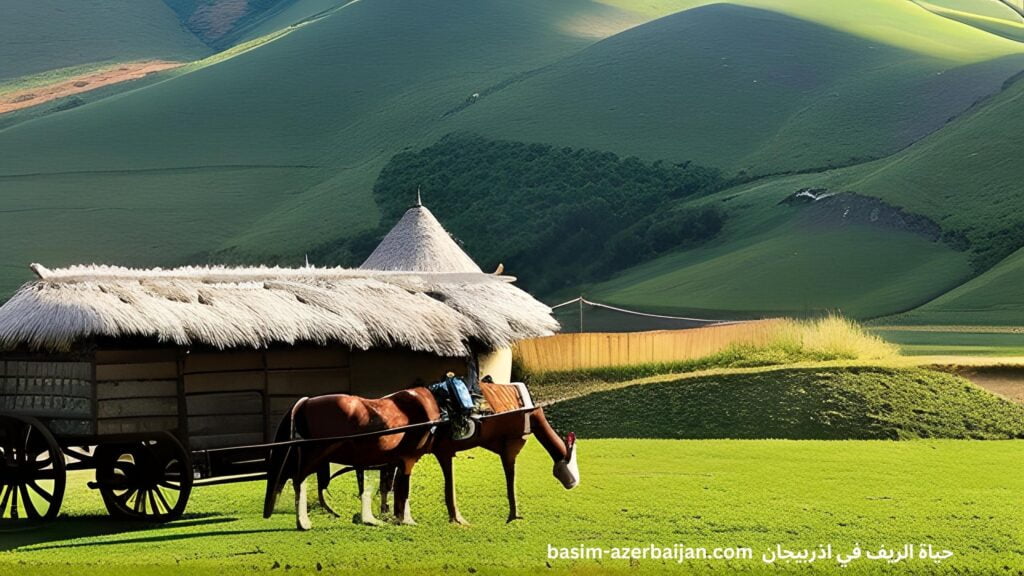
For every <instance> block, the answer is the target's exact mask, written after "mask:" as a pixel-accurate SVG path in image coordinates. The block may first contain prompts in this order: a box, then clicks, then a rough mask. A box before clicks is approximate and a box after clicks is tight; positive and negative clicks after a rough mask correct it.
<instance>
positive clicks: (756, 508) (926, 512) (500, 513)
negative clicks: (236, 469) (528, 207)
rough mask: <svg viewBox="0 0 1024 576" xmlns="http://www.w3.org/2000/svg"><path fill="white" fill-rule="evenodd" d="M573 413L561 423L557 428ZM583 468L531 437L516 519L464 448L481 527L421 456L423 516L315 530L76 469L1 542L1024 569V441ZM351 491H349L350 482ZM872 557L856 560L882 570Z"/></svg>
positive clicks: (493, 478) (498, 558) (687, 452)
mask: <svg viewBox="0 0 1024 576" xmlns="http://www.w3.org/2000/svg"><path fill="white" fill-rule="evenodd" d="M557 424H558V423H557V422H556V425H557ZM579 446H580V455H579V458H580V466H581V475H582V481H581V483H580V485H579V487H578V488H576V489H575V490H573V491H571V492H566V491H564V490H563V489H562V488H561V487H560V485H559V484H558V483H557V482H556V481H555V480H554V479H553V478H552V477H551V475H550V474H551V462H550V460H548V458H547V455H546V453H544V451H543V450H541V449H540V448H539V446H538V445H537V444H536V442H534V441H531V443H530V444H529V445H528V447H527V449H526V450H524V452H523V454H522V455H521V456H520V459H519V474H518V487H519V496H520V505H521V513H522V514H523V515H524V516H525V518H526V519H525V520H521V521H518V522H515V523H513V524H505V515H506V513H507V509H506V508H505V499H504V482H503V480H502V475H501V466H500V465H499V463H498V460H497V458H496V457H495V456H494V455H492V454H490V453H484V452H481V451H475V452H471V453H469V454H467V455H463V456H460V457H459V459H458V461H457V462H456V475H457V483H458V484H457V486H458V494H459V499H460V503H461V508H462V512H463V515H464V516H465V517H466V518H467V519H468V520H469V521H470V522H471V525H470V526H455V525H450V524H448V523H447V515H446V514H445V513H444V507H443V503H442V502H443V497H442V489H441V486H442V484H441V478H440V473H439V470H438V467H437V465H436V463H434V462H433V460H425V461H424V462H423V463H422V464H421V465H420V466H419V467H417V470H416V474H415V476H414V479H413V497H412V504H413V514H414V516H415V518H416V520H417V521H418V522H419V525H418V526H409V527H407V526H392V525H388V526H384V527H377V528H372V527H364V526H359V525H355V524H353V522H352V521H351V520H350V518H348V517H346V518H343V519H335V518H333V517H330V516H328V515H327V514H326V513H324V512H323V511H320V510H319V509H316V508H314V509H313V510H312V520H313V524H314V529H313V531H312V532H308V533H300V532H297V531H295V530H294V516H293V512H292V510H293V508H292V505H291V498H289V497H287V494H286V497H285V498H283V499H282V500H283V501H282V503H281V504H280V506H279V507H278V509H277V511H276V513H275V514H274V516H273V517H271V519H269V520H264V519H263V518H262V517H261V513H260V512H261V507H262V502H261V499H262V490H263V486H262V485H260V484H239V485H228V486H217V487H210V488H202V489H198V490H197V491H196V492H195V493H194V494H193V498H192V501H191V503H190V505H189V512H188V515H186V516H185V517H184V518H183V519H182V520H180V521H178V522H175V523H172V524H169V525H166V526H152V525H132V524H123V523H117V522H114V521H111V520H109V519H107V517H106V516H104V514H103V505H102V503H101V501H100V498H99V496H98V495H97V494H96V493H95V492H92V491H90V490H88V489H87V488H85V487H84V482H85V480H86V479H87V478H86V477H83V475H82V474H76V476H77V477H76V478H75V483H74V484H73V487H72V488H71V489H70V490H69V493H68V495H67V496H66V500H65V511H66V514H65V516H64V517H61V518H60V519H58V521H57V522H55V523H54V524H52V525H50V526H48V527H46V528H42V529H38V530H31V531H25V532H21V533H14V534H4V536H3V538H2V540H0V549H2V551H0V573H2V574H24V573H25V570H26V569H28V567H31V571H32V573H33V574H44V575H49V574H53V575H56V574H69V573H74V574H83V575H92V574H96V575H99V574H110V573H112V572H118V571H121V572H125V573H129V572H130V573H131V574H143V575H145V574H180V573H183V572H187V573H188V574H217V575H227V574H259V573H271V574H285V573H287V574H296V573H298V574H316V573H319V572H321V570H322V573H346V574H347V573H353V574H355V573H359V574H369V573H377V572H379V571H381V570H384V569H387V570H390V571H397V572H398V573H413V572H421V573H422V572H431V573H451V574H466V573H474V572H476V573H483V574H488V573H495V572H513V573H522V574H527V573H536V572H537V571H543V572H551V573H568V572H576V573H578V572H580V571H586V572H590V571H593V570H595V569H601V570H602V571H605V572H614V573H635V572H636V570H637V569H638V568H639V569H642V570H644V571H658V572H660V571H673V572H677V573H678V572H679V571H680V570H685V571H686V573H700V574H732V573H735V572H737V571H744V572H752V573H762V572H767V571H769V569H770V571H771V572H772V573H780V572H781V573H802V574H808V573H810V574H833V573H838V572H839V571H840V569H839V568H838V567H837V566H836V564H835V561H834V560H833V561H832V562H831V563H826V562H816V563H815V564H811V565H797V564H788V565H787V564H778V565H776V566H766V565H765V564H764V562H763V560H762V554H764V553H765V552H766V551H767V550H768V549H770V548H774V547H775V546H776V545H782V546H783V547H786V548H790V549H803V548H817V547H818V546H819V545H822V544H832V545H833V547H834V548H835V549H836V551H837V552H839V551H842V552H844V553H846V552H849V550H850V549H852V548H853V546H855V545H858V544H859V545H860V546H861V547H863V548H864V549H865V550H877V549H878V548H879V547H882V546H885V547H890V548H898V547H901V546H903V544H905V543H915V544H920V543H925V544H932V545H934V546H935V547H937V548H938V549H948V550H951V551H952V552H954V554H955V555H954V556H953V557H952V558H950V559H949V560H946V561H945V562H943V563H942V564H940V565H935V564H933V563H931V562H921V561H914V562H911V563H909V564H907V565H906V566H897V568H900V572H904V571H906V572H907V573H913V574H926V573H927V574H934V573H939V574H943V573H947V574H953V573H964V572H969V573H977V574H1015V573H1017V572H1018V571H1020V570H1022V569H1024V552H1022V550H1024V542H1022V540H1021V538H1022V535H1021V532H1020V526H1021V524H1022V523H1024V506H1022V505H1021V504H1024V501H1022V499H1021V493H1022V492H1024V478H1022V477H1021V475H1020V474H1017V473H1015V472H1014V469H1015V468H1016V467H1017V465H1018V463H1019V461H1020V459H1021V457H1022V456H1024V444H1022V443H1021V442H1019V441H1002V442H999V441H995V442H980V441H952V440H943V441H934V440H928V441H914V442H878V441H833V442H826V441H805V442H794V441H785V440H762V441H737V440H705V441H680V440H597V439H588V438H583V439H582V440H581V441H580V444H579ZM333 491H334V492H335V493H337V494H338V496H337V498H340V500H338V501H339V502H340V509H341V510H343V514H345V515H348V514H355V513H356V511H357V505H358V501H357V499H356V498H355V495H354V492H355V488H354V482H353V481H352V480H351V478H348V477H345V478H342V479H340V480H337V481H336V484H335V486H334V487H333ZM342 495H344V496H342ZM677 543H678V544H683V545H686V546H694V547H708V548H712V547H716V546H723V547H724V546H743V547H750V548H752V549H753V550H754V554H755V557H754V559H753V560H737V561H731V562H723V561H718V562H715V561H708V560H705V561H689V562H687V563H685V564H684V565H683V566H678V565H676V564H673V563H665V562H661V561H657V560H640V561H639V562H638V564H631V563H630V562H629V561H628V560H611V559H608V558H606V559H604V560H602V561H600V562H596V561H584V560H580V561H575V562H573V561H563V560H549V559H548V558H547V546H548V544H551V545H553V546H562V547H575V546H579V545H585V546H601V547H611V546H649V545H650V544H657V545H666V546H671V545H675V544H677ZM880 570H884V568H881V567H880V566H879V565H877V563H876V562H869V561H867V560H861V561H860V562H853V563H851V564H850V565H849V566H848V567H847V568H845V569H843V570H842V573H844V574H876V573H879V571H880Z"/></svg>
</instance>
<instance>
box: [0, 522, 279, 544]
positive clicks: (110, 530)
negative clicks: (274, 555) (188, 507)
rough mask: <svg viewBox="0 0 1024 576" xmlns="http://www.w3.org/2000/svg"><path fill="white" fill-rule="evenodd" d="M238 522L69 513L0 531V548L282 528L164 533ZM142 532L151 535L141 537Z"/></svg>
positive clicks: (179, 537)
mask: <svg viewBox="0 0 1024 576" xmlns="http://www.w3.org/2000/svg"><path fill="white" fill-rule="evenodd" d="M236 521H238V518H233V517H225V516H219V515H216V514H190V515H186V516H185V517H184V518H183V519H182V520H178V521H176V522H170V523H167V524H153V523H151V522H131V521H124V520H116V519H113V518H110V517H109V516H72V517H62V518H58V519H57V520H56V521H54V522H51V523H48V524H43V525H39V526H35V527H30V528H25V529H23V530H17V531H4V532H0V551H8V550H17V549H19V548H26V547H31V549H32V550H51V549H58V548H85V547H92V546H107V545H112V544H131V543H146V542H166V541H172V540H184V539H190V538H202V537H204V536H219V535H229V534H255V533H261V532H276V531H280V530H283V529H281V528H277V529H267V530H239V531H232V530H214V531H204V532H188V533H185V534H178V533H165V532H171V531H175V530H177V529H179V528H189V527H195V526H214V525H219V524H228V523H231V522H236ZM136 533H137V534H140V536H141V537H139V538H122V539H117V540H104V541H101V542H68V543H62V542H64V541H68V540H77V539H80V538H89V537H95V536H110V535H116V534H136ZM142 534H151V535H145V536H142Z"/></svg>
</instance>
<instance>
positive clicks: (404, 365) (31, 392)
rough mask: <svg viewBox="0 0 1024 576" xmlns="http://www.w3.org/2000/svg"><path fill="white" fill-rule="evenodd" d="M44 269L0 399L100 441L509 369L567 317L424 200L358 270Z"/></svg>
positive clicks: (191, 441)
mask: <svg viewBox="0 0 1024 576" xmlns="http://www.w3.org/2000/svg"><path fill="white" fill-rule="evenodd" d="M402 268H406V269H404V270H403V269H402ZM32 269H33V271H34V272H35V273H36V275H37V276H38V278H37V279H36V280H34V281H32V282H29V283H28V284H25V285H24V286H23V287H22V288H21V289H20V290H18V292H17V293H16V294H15V295H14V296H13V297H12V298H11V299H10V300H9V301H7V303H5V304H4V305H3V306H2V307H0V412H2V411H5V410H6V411H13V413H17V414H23V415H30V416H34V417H37V418H40V419H42V420H43V421H44V422H46V425H47V426H49V427H50V428H51V430H53V431H54V432H55V433H58V434H62V435H67V436H74V437H82V438H88V439H90V440H89V441H92V439H93V438H94V437H96V436H108V435H119V434H120V435H123V434H138V433H149V432H155V431H167V430H171V431H175V433H177V434H178V435H179V437H180V438H182V439H183V440H185V439H187V441H188V442H187V443H188V445H189V446H191V447H192V448H193V449H199V448H211V447H222V446H232V445H241V444H246V443H255V442H259V441H261V440H264V439H268V438H271V437H272V434H273V431H274V429H275V428H274V427H275V426H276V423H277V422H278V420H279V419H280V418H281V416H282V415H283V414H284V413H286V412H287V410H288V409H289V407H290V406H291V405H292V404H293V403H294V402H295V400H296V399H297V398H299V397H301V396H313V395H317V394H325V393H338V392H346V393H352V394H359V395H362V396H370V397H373V396H380V395H383V394H387V393H389V392H393V391H395V390H397V389H400V388H405V387H408V386H411V385H414V384H415V383H417V382H430V381H434V380H433V379H435V378H439V377H442V376H443V375H444V373H445V372H447V371H449V370H451V371H455V372H457V373H460V374H473V373H477V374H479V375H481V376H482V375H483V374H491V375H493V376H494V377H495V378H496V379H497V380H498V381H502V380H505V381H507V379H508V378H509V376H510V372H511V352H510V347H511V345H512V344H513V343H514V342H516V341H517V340H521V339H525V338H533V337H538V336H546V335H549V334H551V333H553V332H554V331H556V330H557V329H558V324H557V322H556V321H555V320H554V318H553V317H552V316H551V310H550V309H549V308H548V307H547V306H545V305H544V304H542V303H540V302H538V301H537V300H534V299H533V298H532V297H531V296H530V295H529V294H527V293H526V292H523V291H522V290H520V289H518V288H516V287H515V286H514V285H513V284H512V282H513V280H514V279H513V278H511V277H508V276H499V275H492V274H484V273H482V272H481V271H480V268H479V267H477V266H476V264H474V263H473V261H472V260H471V259H470V258H469V256H467V255H466V254H465V253H464V252H462V250H461V249H459V247H458V245H457V244H456V243H455V241H454V240H452V238H451V237H450V236H449V235H448V233H447V232H445V230H444V228H442V227H441V225H440V224H439V223H438V222H437V220H436V219H435V218H434V217H433V215H431V214H430V212H429V211H428V210H427V209H426V208H424V207H422V206H416V207H414V208H413V209H411V210H410V211H409V212H408V213H407V214H406V215H405V217H403V218H402V220H401V221H400V222H399V223H398V225H397V226H395V229H394V230H392V231H391V233H390V234H388V236H387V237H386V238H385V239H384V241H383V242H382V243H381V246H380V247H379V248H378V249H377V250H376V251H375V252H374V254H373V255H372V256H371V257H370V258H369V259H368V260H367V262H366V264H365V265H364V267H363V268H361V269H355V270H352V269H342V268H315V267H305V268H267V267H249V268H232V267H216V266H205V267H185V268H175V269H168V270H164V269H159V268H154V269H145V270H140V269H131V268H121V267H113V266H95V265H92V266H72V267H69V268H62V269H55V270H50V269H47V268H46V267H44V266H41V265H38V264H34V265H32Z"/></svg>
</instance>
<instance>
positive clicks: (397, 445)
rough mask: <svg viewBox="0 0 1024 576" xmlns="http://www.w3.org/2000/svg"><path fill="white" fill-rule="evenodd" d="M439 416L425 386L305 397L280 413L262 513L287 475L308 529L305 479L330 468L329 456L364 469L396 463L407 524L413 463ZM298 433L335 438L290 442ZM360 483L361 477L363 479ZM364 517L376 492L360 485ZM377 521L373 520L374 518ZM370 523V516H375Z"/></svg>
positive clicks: (302, 526) (298, 516) (298, 520)
mask: <svg viewBox="0 0 1024 576" xmlns="http://www.w3.org/2000/svg"><path fill="white" fill-rule="evenodd" d="M440 417H441V411H440V408H439V407H438V405H437V401H436V400H435V399H434V396H433V394H431V393H430V391H429V390H428V389H426V388H423V387H419V388H410V389H407V390H401V391H398V392H395V393H394V394H390V395H388V396H385V397H383V398H379V399H376V400H373V399H367V398H361V397H359V396H352V395H349V394H329V395H325V396H316V397H313V398H303V399H301V400H299V401H298V402H296V403H295V405H294V406H293V407H292V409H291V411H290V412H289V413H288V414H286V415H285V416H284V418H282V419H281V423H280V424H279V425H278V427H277V432H276V434H275V436H274V441H275V443H284V444H283V445H282V446H278V447H271V449H270V454H269V455H268V458H267V462H268V467H267V468H268V473H267V490H266V495H265V498H264V502H263V517H264V518H269V517H270V515H271V514H272V513H273V511H274V505H275V503H276V502H277V498H278V496H279V495H280V493H281V490H282V489H283V488H284V483H285V481H286V480H288V479H290V480H291V481H292V486H293V488H294V489H295V524H296V526H297V527H298V529H299V530H309V529H310V528H311V527H312V524H311V522H310V520H309V513H308V510H307V501H306V485H305V480H306V478H307V477H309V475H310V474H312V473H314V472H318V471H320V470H323V469H324V468H325V467H326V468H327V469H328V470H329V466H330V463H331V462H334V463H338V464H343V465H347V466H350V467H352V468H353V469H356V470H357V471H359V472H360V480H361V479H362V478H361V475H362V472H361V471H362V470H364V469H368V468H375V467H389V468H397V469H398V470H399V472H400V473H399V474H398V475H397V480H396V481H395V510H396V512H398V513H399V520H400V521H401V522H402V523H404V524H412V523H414V522H413V520H412V516H411V514H410V512H409V485H410V476H411V474H412V469H413V467H414V466H415V465H416V462H417V461H419V459H420V458H421V457H422V456H423V455H425V454H427V453H428V452H429V450H430V446H431V443H432V442H431V441H432V439H433V436H434V433H433V427H430V426H428V425H429V423H431V422H435V421H438V420H439V419H440ZM418 424H422V425H423V426H422V427H417V428H415V429H410V430H406V431H401V432H395V433H391V434H383V435H378V434H374V433H375V432H380V431H385V430H388V429H393V428H401V427H405V426H413V425H418ZM295 436H298V437H299V438H302V439H317V438H334V437H339V436H355V437H354V438H348V439H346V438H342V439H336V440H325V441H324V442H322V443H320V442H315V443H300V444H288V443H287V442H288V441H289V440H291V439H293V438H294V437H295ZM360 484H362V482H360ZM360 491H361V498H362V502H363V519H364V521H366V520H368V518H372V513H370V510H369V509H370V502H371V498H370V496H372V495H371V494H370V493H369V492H368V491H366V490H365V489H364V487H363V486H360ZM374 522H375V521H374ZM371 523H372V522H371Z"/></svg>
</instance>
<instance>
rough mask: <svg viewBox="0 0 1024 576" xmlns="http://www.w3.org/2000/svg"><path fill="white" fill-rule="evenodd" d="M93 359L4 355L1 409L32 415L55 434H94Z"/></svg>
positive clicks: (0, 362) (0, 370) (0, 368)
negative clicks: (86, 360)
mask: <svg viewBox="0 0 1024 576" xmlns="http://www.w3.org/2000/svg"><path fill="white" fill-rule="evenodd" d="M93 394H94V391H93V380H92V363H91V362H72V361H68V362H59V361H41V360H19V359H0V412H7V413H10V414H18V415H21V416H32V417H35V418H38V419H40V420H42V421H44V422H45V423H46V425H47V426H48V427H49V428H50V430H52V431H53V432H54V433H55V434H59V435H65V436H87V435H90V434H93V432H94V426H93V410H94V407H93Z"/></svg>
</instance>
